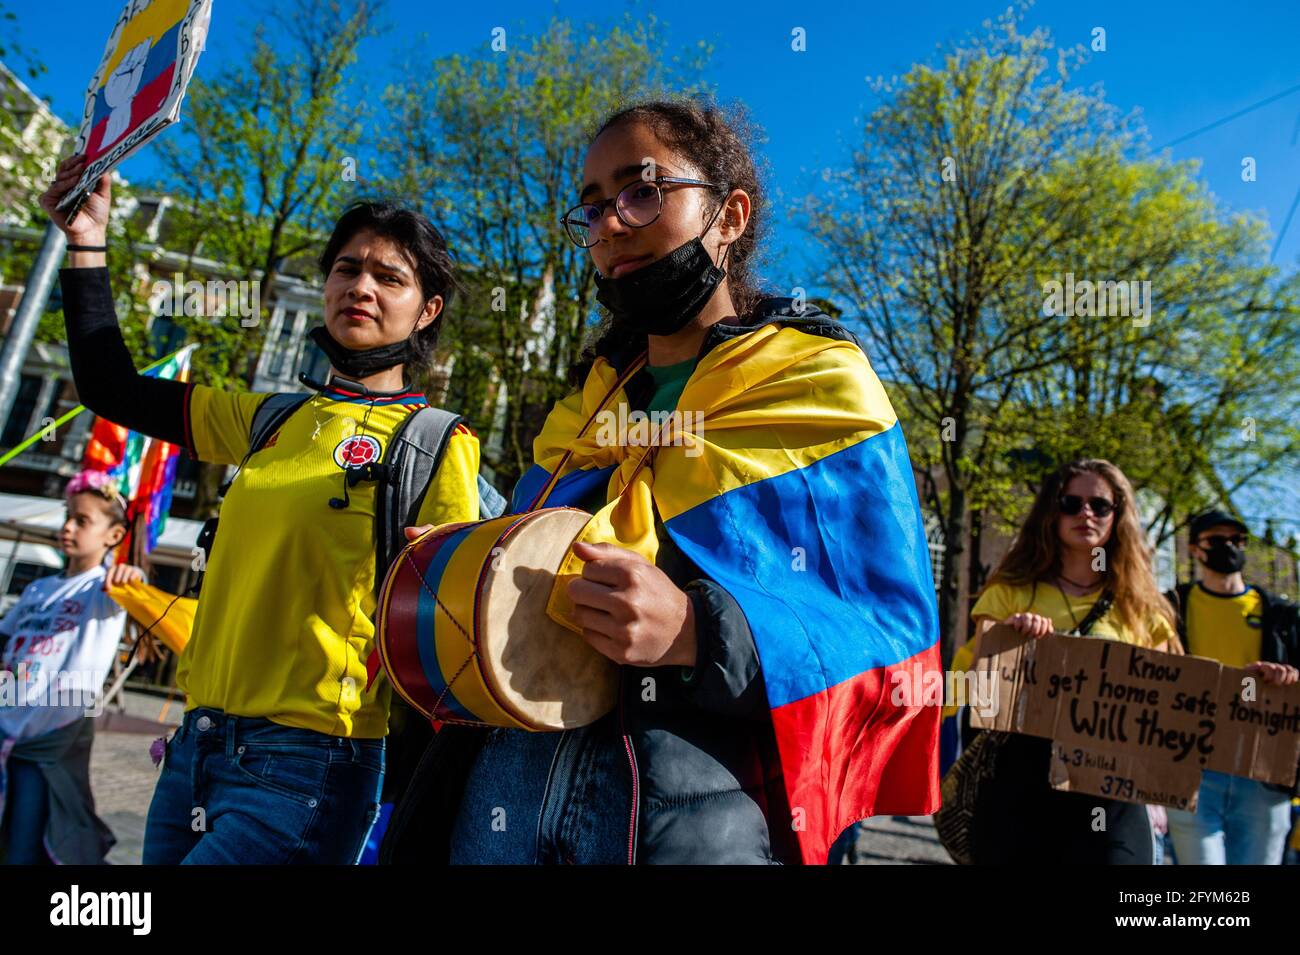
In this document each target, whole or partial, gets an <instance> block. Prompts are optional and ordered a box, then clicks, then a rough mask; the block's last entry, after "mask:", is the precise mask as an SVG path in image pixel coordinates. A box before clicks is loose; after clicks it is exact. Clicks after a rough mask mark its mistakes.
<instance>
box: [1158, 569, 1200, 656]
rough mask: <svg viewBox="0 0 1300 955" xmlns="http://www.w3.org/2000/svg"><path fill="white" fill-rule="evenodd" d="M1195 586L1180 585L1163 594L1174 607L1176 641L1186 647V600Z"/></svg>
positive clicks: (1191, 584) (1190, 584)
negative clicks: (1176, 629) (1176, 625)
mask: <svg viewBox="0 0 1300 955" xmlns="http://www.w3.org/2000/svg"><path fill="white" fill-rule="evenodd" d="M1194 586H1196V585H1195V584H1193V583H1191V582H1187V583H1181V584H1179V585H1178V586H1177V587H1175V588H1174V589H1173V590H1170V591H1167V592H1166V593H1165V599H1166V600H1168V601H1169V602H1170V603H1171V604H1173V605H1174V618H1175V619H1176V620H1177V622H1178V639H1179V640H1181V641H1182V644H1183V646H1187V598H1188V597H1189V596H1190V595H1191V593H1192V588H1193V587H1194Z"/></svg>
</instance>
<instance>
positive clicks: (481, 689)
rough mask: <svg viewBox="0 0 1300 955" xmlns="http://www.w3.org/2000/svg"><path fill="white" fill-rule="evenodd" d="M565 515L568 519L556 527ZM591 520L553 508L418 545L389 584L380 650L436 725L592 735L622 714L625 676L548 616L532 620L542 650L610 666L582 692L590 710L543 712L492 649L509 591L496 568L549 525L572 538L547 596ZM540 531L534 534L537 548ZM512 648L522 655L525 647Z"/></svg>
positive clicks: (559, 550)
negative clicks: (502, 591)
mask: <svg viewBox="0 0 1300 955" xmlns="http://www.w3.org/2000/svg"><path fill="white" fill-rule="evenodd" d="M555 512H567V513H566V514H565V517H566V518H568V519H567V520H556V519H555ZM548 514H550V515H551V516H550V517H548V516H547V515H548ZM575 516H576V517H575ZM589 517H590V515H587V514H586V513H585V512H582V511H578V510H576V509H574V508H547V509H545V510H540V511H534V512H531V513H529V514H517V515H508V516H505V517H498V518H492V519H489V520H485V521H478V522H475V523H472V524H467V525H462V526H460V527H455V526H453V527H451V528H450V529H449V530H446V531H444V530H441V529H438V530H435V531H432V532H430V533H429V534H427V535H425V536H424V537H422V538H419V539H418V540H416V541H413V542H412V543H411V544H410V545H408V546H407V548H406V549H405V550H403V552H402V553H401V554H400V555H399V557H398V558H397V560H395V561H394V562H393V566H392V567H391V568H390V569H389V571H388V573H387V574H386V575H385V578H384V582H383V585H382V587H381V589H380V594H379V606H378V611H377V619H376V648H377V650H378V652H379V653H380V660H381V662H382V663H383V665H384V668H385V670H386V672H387V673H388V676H389V679H390V681H391V682H392V684H393V687H394V689H395V690H396V692H397V693H398V694H399V695H401V696H402V697H403V698H404V699H405V700H406V701H407V702H408V703H410V704H411V705H412V706H413V707H414V708H415V709H416V710H418V711H419V712H421V713H423V714H424V715H425V716H427V717H429V718H431V719H436V720H439V721H442V722H449V723H458V724H467V725H475V726H496V727H508V728H515V729H525V730H532V731H550V730H559V729H568V728H572V727H574V726H581V725H585V724H586V723H590V722H592V721H593V720H594V719H595V718H598V716H599V715H600V713H603V712H608V710H609V709H612V707H613V705H614V702H615V699H616V681H617V667H616V666H615V665H614V664H613V663H612V662H610V661H606V660H604V658H603V657H599V655H598V654H597V653H596V651H595V650H593V649H591V648H590V647H589V646H588V645H587V644H585V642H583V641H582V638H581V637H580V636H578V635H576V634H572V633H570V632H568V631H566V630H564V628H562V627H560V625H559V624H556V623H554V622H553V621H551V620H550V619H549V618H546V615H545V613H544V609H543V608H540V607H539V608H537V612H536V613H534V614H532V616H535V617H536V618H537V623H536V625H535V626H536V629H537V633H536V635H535V638H536V639H537V640H538V641H540V642H539V644H538V645H539V646H545V642H544V641H545V640H546V639H550V640H556V639H562V640H566V641H578V643H577V644H573V645H566V646H565V652H566V655H571V654H573V653H589V654H590V655H591V656H593V657H597V658H599V660H600V661H602V663H605V664H607V668H605V667H600V666H598V665H597V669H596V670H595V671H592V672H594V673H597V678H596V679H594V680H583V681H581V682H582V683H583V684H584V685H582V686H579V687H575V688H574V695H575V696H579V695H580V696H581V702H579V703H574V704H573V705H569V704H568V703H561V704H556V703H555V702H554V701H551V702H550V705H549V706H548V705H547V704H546V702H543V703H542V704H541V705H540V706H539V707H532V708H530V701H528V700H526V699H520V698H519V695H518V693H516V692H514V691H512V689H511V686H510V683H511V681H510V680H509V679H508V678H507V675H505V674H503V673H502V672H501V671H500V669H499V668H494V667H493V663H492V660H493V659H494V658H497V659H499V658H500V655H501V646H500V645H492V644H491V641H492V640H494V639H495V640H501V639H504V637H503V636H502V634H503V631H502V629H501V624H500V623H499V617H500V614H501V612H502V610H501V607H502V604H501V599H500V598H499V597H495V596H493V594H492V588H493V586H495V585H500V582H499V581H494V580H493V576H492V575H493V574H494V573H496V571H495V570H494V562H495V563H496V564H501V563H503V562H504V563H508V559H498V558H499V555H502V554H505V553H506V548H509V547H510V546H511V543H512V537H514V536H515V535H518V534H520V533H521V531H523V532H527V531H524V529H525V528H526V527H527V526H528V525H529V524H530V523H531V522H538V521H548V522H549V524H548V525H547V527H548V528H550V527H555V528H562V529H563V530H561V533H560V534H559V536H558V537H555V538H554V543H553V544H551V543H548V548H550V550H551V551H553V555H552V554H551V553H549V552H548V553H547V554H546V555H545V556H544V558H543V559H542V561H541V564H542V566H543V567H545V568H551V573H550V576H549V581H548V583H547V585H546V587H545V588H544V589H545V590H546V591H549V586H550V583H549V582H553V580H554V570H553V568H554V567H558V566H559V563H560V561H561V559H562V558H563V556H564V554H565V553H566V552H567V550H568V547H569V546H570V545H571V543H572V539H573V537H576V536H577V533H578V531H580V530H581V527H582V526H583V525H584V524H585V522H586V520H587V519H589ZM536 530H537V528H536V527H534V528H533V529H532V532H533V533H534V537H533V543H534V544H535V542H536V533H535V532H536ZM552 536H553V535H552ZM516 543H518V542H516ZM516 569H518V568H516ZM530 573H533V574H536V573H537V571H536V570H532V571H530ZM490 601H496V602H495V603H491V602H490ZM489 618H493V619H489ZM494 621H495V622H494ZM489 628H494V629H491V630H489ZM528 637H529V639H533V637H534V635H533V634H529V635H528ZM510 639H514V640H515V641H516V643H515V645H516V646H518V640H519V638H518V637H512V638H510ZM506 655H507V657H508V656H509V648H506ZM593 707H594V709H593ZM539 709H543V710H546V711H547V714H546V715H542V714H540V713H539V712H538V710H539ZM597 710H599V711H600V712H596V711H597ZM570 711H576V712H579V713H586V714H587V715H585V716H581V717H580V718H576V719H575V718H574V717H573V716H572V715H566V714H569V713H570ZM592 713H595V715H594V716H592V715H591V714H592Z"/></svg>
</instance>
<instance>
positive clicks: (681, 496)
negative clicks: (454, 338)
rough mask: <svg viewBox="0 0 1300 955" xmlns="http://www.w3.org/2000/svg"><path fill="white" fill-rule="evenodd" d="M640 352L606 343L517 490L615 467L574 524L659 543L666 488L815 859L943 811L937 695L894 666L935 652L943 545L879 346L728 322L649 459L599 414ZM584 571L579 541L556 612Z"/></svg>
mask: <svg viewBox="0 0 1300 955" xmlns="http://www.w3.org/2000/svg"><path fill="white" fill-rule="evenodd" d="M644 362H645V356H644V355H643V356H641V358H639V359H637V360H636V361H634V362H632V363H631V364H630V365H629V366H628V367H626V368H625V369H623V370H621V371H620V370H618V369H616V368H615V367H614V366H613V365H611V364H610V363H609V362H608V361H607V360H605V359H603V358H600V359H597V361H596V364H595V365H594V367H593V368H592V370H591V372H590V374H589V375H588V377H587V380H586V382H585V384H584V387H583V388H582V390H581V391H580V392H575V393H574V394H573V395H570V396H569V397H567V398H565V399H563V400H562V401H560V402H558V403H557V404H556V405H555V407H554V408H553V410H552V411H551V413H550V415H549V417H548V418H547V420H546V424H545V425H544V427H543V429H542V432H541V434H540V435H538V437H537V439H536V441H535V442H534V445H533V451H534V461H535V463H534V466H533V467H532V468H531V469H530V470H529V471H528V472H527V473H525V474H524V476H523V477H522V478H521V479H520V481H519V484H518V486H517V487H516V488H515V493H514V499H513V501H512V509H513V510H515V511H521V510H526V509H533V508H536V507H540V506H557V505H570V506H580V502H582V501H583V500H584V499H586V498H587V497H589V496H590V494H591V493H592V492H593V491H594V490H595V489H597V488H600V487H602V486H603V487H605V488H606V493H607V498H606V499H607V500H609V501H610V503H609V504H607V505H606V506H605V508H604V509H602V510H601V511H600V512H599V513H597V514H596V515H595V516H594V518H593V519H592V521H591V522H590V523H589V524H588V525H587V527H586V528H585V529H584V531H583V533H582V534H581V535H580V538H579V539H581V540H587V541H591V542H605V543H612V544H617V545H619V546H623V547H627V548H630V549H632V550H635V551H637V552H639V553H641V554H642V555H643V556H645V557H647V559H649V560H652V561H653V560H654V555H655V552H656V550H657V542H656V536H655V531H654V522H655V509H656V508H657V510H658V513H659V516H660V517H661V518H662V520H663V524H664V527H665V529H666V531H667V533H668V534H669V536H670V537H671V538H672V540H673V541H674V542H675V543H676V544H677V546H678V547H680V548H681V550H682V551H683V552H684V553H685V554H686V555H687V556H688V557H689V558H690V559H691V560H693V561H694V562H695V563H696V565H698V566H699V567H700V569H701V571H702V572H703V573H704V575H705V576H707V577H709V578H710V579H712V580H714V581H716V582H717V583H718V584H720V585H721V586H722V587H724V588H725V589H726V590H727V591H728V592H729V593H730V594H731V595H732V597H733V598H735V600H736V602H737V603H738V604H739V605H740V607H741V609H742V610H743V611H744V614H745V617H746V619H747V620H748V623H749V627H750V630H751V631H752V633H753V637H754V643H755V645H756V647H757V650H758V655H759V659H760V662H761V666H762V673H763V680H764V683H765V684H766V688H767V697H768V703H769V705H770V706H771V709H772V724H773V727H774V728H775V731H776V740H777V745H778V748H779V751H780V757H781V765H782V770H783V773H784V776H785V785H786V791H787V794H788V796H789V801H790V807H791V813H792V816H793V818H792V823H791V824H792V826H793V828H794V829H795V831H796V833H797V834H798V838H799V842H800V848H801V852H802V855H803V860H804V862H805V863H811V864H823V863H825V861H826V855H827V851H828V849H829V847H830V844H831V843H832V842H833V841H834V840H835V838H836V837H837V836H838V835H839V834H840V832H841V831H843V830H844V829H845V828H846V827H847V826H849V825H850V824H852V823H853V822H856V821H857V820H859V819H862V818H865V817H867V816H871V815H877V814H906V815H921V814H928V813H932V812H934V811H935V810H936V809H937V808H938V806H939V775H938V755H939V751H938V741H939V723H940V710H939V707H937V706H925V705H923V703H924V700H923V699H922V694H919V693H905V694H903V695H902V697H901V698H902V699H903V700H904V703H903V705H898V704H897V703H896V702H895V701H896V700H897V699H899V698H900V695H899V694H897V693H895V687H896V684H898V683H900V682H904V681H905V682H906V684H907V687H917V686H920V685H922V678H923V674H924V673H927V672H932V671H937V670H939V669H940V662H939V649H938V613H937V608H936V606H935V599H934V583H933V579H932V576H931V571H930V557H929V548H928V545H927V542H926V538H925V532H924V527H923V524H922V520H921V513H920V505H919V502H918V500H917V495H916V487H915V483H914V481H913V478H912V469H911V464H910V461H909V459H908V454H907V446H906V444H905V442H904V440H903V433H902V431H901V429H900V427H899V424H898V419H897V417H896V415H895V414H894V411H893V408H892V407H891V406H890V403H889V399H888V398H887V397H886V395H885V391H884V388H883V387H882V386H881V384H880V381H879V380H878V379H877V378H876V375H875V373H874V372H873V371H872V369H871V366H870V364H869V363H868V361H867V358H866V356H865V355H864V354H863V353H862V350H861V349H860V348H859V347H858V346H857V345H856V344H855V343H853V342H849V341H842V340H836V339H833V338H828V337H823V336H820V335H815V334H810V333H808V332H805V331H801V330H800V329H799V328H797V327H795V326H793V325H787V326H781V325H778V324H766V325H762V326H760V327H758V328H757V329H756V330H755V331H752V332H749V333H747V334H744V335H741V336H739V337H736V338H732V339H730V340H727V341H724V342H723V343H722V344H720V345H718V346H716V347H715V348H713V349H712V350H711V351H710V352H709V353H708V354H707V355H705V356H704V357H703V358H702V359H701V360H700V362H699V364H698V366H697V367H696V369H695V371H694V373H693V374H692V375H691V378H690V379H689V381H688V382H687V383H686V387H685V389H684V390H683V392H682V395H681V398H680V399H679V401H678V409H679V410H680V411H682V412H684V413H685V412H697V411H698V412H702V413H703V419H702V423H700V424H699V425H698V426H697V427H696V428H695V431H694V433H692V434H683V433H681V432H680V430H678V429H675V428H674V426H673V423H672V422H670V423H669V426H668V427H666V428H665V429H664V430H662V431H660V433H659V434H658V436H657V438H656V440H655V441H654V443H655V445H656V447H655V448H654V458H653V466H652V467H645V468H640V469H638V464H639V463H640V461H641V458H642V457H643V456H645V455H646V454H647V448H645V447H635V446H628V444H627V443H626V442H610V441H609V440H608V430H604V431H602V429H601V428H599V427H598V426H597V424H598V422H600V421H602V420H604V421H608V420H610V418H609V414H613V415H615V416H616V417H617V416H618V415H619V414H620V409H621V414H622V415H624V416H626V415H628V414H630V411H629V409H628V407H627V402H628V399H627V394H626V392H625V391H624V388H625V386H626V385H627V383H628V382H629V381H630V380H631V378H632V376H633V375H634V374H635V373H636V372H637V371H638V370H639V369H640V368H641V367H642V366H643V364H644ZM602 413H603V414H602ZM696 420H698V419H696ZM602 435H604V438H603V439H602V437H601V436H602ZM629 482H631V483H630V485H629ZM572 573H581V561H579V560H578V559H577V558H576V557H574V556H573V555H572V553H570V555H569V558H568V559H567V561H566V564H565V565H564V566H562V567H561V570H560V573H559V574H557V584H556V587H555V589H554V590H553V591H552V595H551V606H550V608H549V611H548V612H549V613H550V615H551V616H553V617H555V619H557V620H559V621H561V622H566V618H567V611H568V609H569V607H570V606H571V605H569V604H568V601H567V596H566V594H567V591H566V589H565V588H564V586H563V584H564V583H565V582H566V581H567V580H568V579H569V575H570V574H572ZM566 625H570V626H572V623H571V621H569V622H566ZM905 689H906V688H905ZM773 824H780V823H779V822H778V821H777V820H773Z"/></svg>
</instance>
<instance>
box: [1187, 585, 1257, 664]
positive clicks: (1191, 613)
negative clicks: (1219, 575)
mask: <svg viewBox="0 0 1300 955" xmlns="http://www.w3.org/2000/svg"><path fill="white" fill-rule="evenodd" d="M1185 612H1186V615H1187V652H1188V653H1192V654H1195V655H1196V656H1198V657H1209V658H1210V659H1211V660H1218V661H1219V662H1220V663H1223V664H1225V665H1227V666H1233V667H1244V666H1248V665H1249V664H1251V663H1256V662H1257V661H1258V660H1259V658H1260V652H1261V648H1262V646H1263V642H1264V625H1263V624H1264V621H1263V614H1264V598H1263V597H1262V596H1260V593H1259V591H1258V590H1256V589H1255V588H1254V587H1247V588H1246V591H1245V592H1244V593H1240V594H1234V595H1233V596H1231V597H1229V596H1224V595H1222V594H1216V593H1212V592H1210V591H1208V590H1206V589H1205V588H1204V587H1202V586H1201V585H1200V584H1199V583H1198V584H1197V585H1196V586H1195V587H1193V588H1192V589H1191V591H1190V592H1189V593H1188V595H1187V608H1186V611H1185Z"/></svg>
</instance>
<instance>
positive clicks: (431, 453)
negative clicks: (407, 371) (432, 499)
mask: <svg viewBox="0 0 1300 955" xmlns="http://www.w3.org/2000/svg"><path fill="white" fill-rule="evenodd" d="M461 421H462V418H461V416H460V415H458V414H453V413H452V412H450V411H444V410H443V409H442V408H419V409H417V410H415V411H413V412H411V413H410V414H409V415H407V416H406V417H405V418H404V419H403V420H402V422H401V424H399V425H398V426H397V430H396V431H394V432H393V436H392V438H390V439H389V441H388V449H387V450H386V451H385V452H384V464H385V465H387V472H388V480H387V481H380V482H379V483H378V486H377V489H376V492H375V493H376V498H375V591H376V593H377V592H378V590H379V587H380V586H381V585H382V584H383V580H384V571H385V569H386V568H387V567H388V566H389V565H390V564H391V563H392V562H393V560H394V559H395V558H396V557H397V555H398V554H399V553H401V550H402V548H403V547H404V546H405V544H406V539H405V537H404V536H403V534H402V529H403V528H404V527H410V526H412V525H413V524H415V522H416V520H417V519H418V518H419V516H420V504H421V503H422V502H423V501H424V495H425V492H426V491H428V489H429V484H430V483H431V482H432V481H433V476H434V474H436V473H437V471H438V465H440V464H441V463H442V458H443V455H444V454H445V453H446V450H447V445H448V444H449V443H450V441H451V434H452V432H453V431H454V430H455V429H456V425H458V424H460V422H461Z"/></svg>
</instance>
